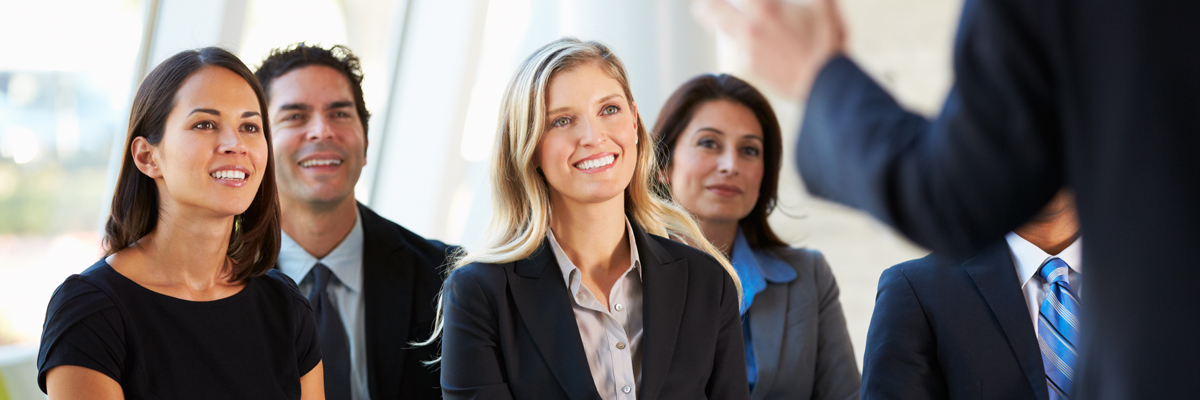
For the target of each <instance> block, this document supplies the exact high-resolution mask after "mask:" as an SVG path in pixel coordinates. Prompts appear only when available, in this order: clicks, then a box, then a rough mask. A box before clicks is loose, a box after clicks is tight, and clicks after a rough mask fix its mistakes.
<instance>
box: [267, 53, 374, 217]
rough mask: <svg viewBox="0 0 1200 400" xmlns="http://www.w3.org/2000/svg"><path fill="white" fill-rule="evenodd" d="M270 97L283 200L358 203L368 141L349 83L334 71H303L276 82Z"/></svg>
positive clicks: (321, 68)
mask: <svg viewBox="0 0 1200 400" xmlns="http://www.w3.org/2000/svg"><path fill="white" fill-rule="evenodd" d="M269 98H270V99H271V102H270V110H271V118H272V121H271V129H272V134H273V135H274V141H275V143H274V145H275V158H276V159H277V160H279V165H278V166H277V167H276V168H275V171H276V173H275V175H276V177H277V178H278V179H279V197H280V200H281V201H282V202H284V203H285V204H286V203H289V202H299V203H308V204H313V205H323V206H333V205H337V204H340V203H342V202H344V201H354V196H353V195H354V185H355V184H356V183H358V177H359V175H360V174H362V168H363V166H365V165H366V164H367V158H366V152H367V138H366V133H365V132H364V130H363V126H362V122H361V120H360V119H359V117H358V113H357V112H356V111H355V104H354V95H353V92H351V90H350V81H349V80H347V79H346V77H345V76H344V75H342V74H341V73H339V72H337V71H336V70H334V69H333V68H330V67H326V66H322V65H312V66H307V67H302V68H299V69H296V70H292V71H290V72H288V73H286V74H283V75H282V76H280V77H279V78H277V79H276V80H275V81H274V82H273V83H272V84H271V93H270V96H269Z"/></svg>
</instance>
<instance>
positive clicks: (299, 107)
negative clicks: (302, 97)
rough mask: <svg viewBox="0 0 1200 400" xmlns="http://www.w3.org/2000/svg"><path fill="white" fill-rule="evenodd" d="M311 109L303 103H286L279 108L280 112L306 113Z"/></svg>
mask: <svg viewBox="0 0 1200 400" xmlns="http://www.w3.org/2000/svg"><path fill="white" fill-rule="evenodd" d="M311 109H312V107H309V106H308V104H304V103H288V104H284V105H282V106H279V110H280V111H308V110H311Z"/></svg>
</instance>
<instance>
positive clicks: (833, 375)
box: [653, 75, 861, 399]
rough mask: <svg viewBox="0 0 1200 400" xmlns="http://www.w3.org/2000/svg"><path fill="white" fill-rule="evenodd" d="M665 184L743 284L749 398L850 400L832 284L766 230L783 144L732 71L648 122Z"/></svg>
mask: <svg viewBox="0 0 1200 400" xmlns="http://www.w3.org/2000/svg"><path fill="white" fill-rule="evenodd" d="M653 133H654V135H655V138H656V139H657V145H656V151H657V152H658V158H659V160H662V163H663V171H664V172H663V174H662V179H663V180H664V181H665V183H667V184H668V185H667V186H668V188H669V191H670V193H669V195H670V197H671V198H672V199H673V200H674V201H675V202H676V203H678V204H680V205H682V206H683V207H684V208H686V209H687V210H688V211H689V212H691V213H692V214H693V215H694V216H695V217H696V220H697V221H698V222H699V223H700V227H701V229H702V230H703V231H704V236H705V238H706V239H708V241H709V242H710V243H712V245H713V246H716V247H717V248H719V249H721V251H722V252H724V253H725V256H726V257H727V258H729V259H730V261H732V263H733V267H734V270H736V271H737V274H738V278H739V279H740V281H741V282H742V307H741V313H742V337H743V340H744V341H745V352H746V367H747V368H746V372H747V378H748V381H749V384H750V389H751V393H750V397H751V399H798V398H804V399H808V398H812V399H856V398H858V387H859V382H860V380H861V377H860V375H859V372H858V366H857V364H856V362H855V360H854V351H853V349H852V348H851V346H850V335H849V333H848V332H847V331H846V320H845V317H844V316H843V315H842V305H841V303H840V302H839V301H838V287H837V282H835V281H834V278H833V274H832V272H831V271H830V269H829V264H828V263H826V262H825V257H824V256H822V255H821V253H819V252H817V251H815V250H809V249H795V248H791V247H788V245H787V243H784V242H783V241H782V240H780V239H779V237H778V236H776V235H775V233H774V232H773V231H772V230H771V226H770V225H769V224H768V223H767V216H768V215H769V214H770V213H771V211H772V210H773V209H774V207H775V201H776V189H777V187H778V181H779V168H780V159H781V158H782V157H781V154H782V149H783V143H782V142H783V140H782V138H781V135H780V132H779V122H778V121H777V120H776V119H775V112H774V111H773V110H772V109H771V105H770V104H769V103H768V102H767V100H766V98H764V97H763V96H762V94H761V93H759V92H758V90H756V89H754V87H752V86H750V85H749V84H747V83H746V82H744V81H742V80H740V79H738V78H735V77H733V76H730V75H701V76H697V77H695V78H692V79H691V80H689V81H688V82H686V83H684V84H683V86H682V87H680V88H679V89H677V90H676V91H675V93H674V94H672V95H671V98H670V99H668V100H667V103H666V105H665V106H663V109H662V111H661V112H660V113H659V114H658V122H657V124H656V125H655V126H654V132H653Z"/></svg>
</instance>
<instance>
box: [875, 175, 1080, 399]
mask: <svg viewBox="0 0 1200 400" xmlns="http://www.w3.org/2000/svg"><path fill="white" fill-rule="evenodd" d="M1081 246H1082V244H1081V240H1080V239H1079V223H1078V222H1077V219H1076V214H1075V203H1074V198H1073V195H1072V194H1071V192H1070V191H1067V190H1063V191H1060V192H1059V193H1058V195H1056V196H1055V197H1054V199H1053V200H1051V202H1050V204H1048V205H1047V206H1046V207H1045V208H1043V209H1042V211H1041V212H1040V213H1038V215H1037V216H1035V217H1034V218H1033V219H1032V220H1031V221H1029V222H1028V223H1026V224H1025V225H1023V226H1021V227H1020V228H1017V230H1015V231H1013V232H1011V233H1009V234H1008V235H1007V236H1006V237H1005V240H1004V241H1002V242H999V243H996V244H994V245H992V246H990V247H988V248H986V249H985V250H983V251H982V252H980V253H979V254H977V255H975V256H974V257H972V258H970V259H967V260H966V261H961V260H957V261H952V260H950V259H947V258H945V257H940V256H938V255H936V254H934V255H930V256H927V257H925V258H922V259H918V260H913V261H908V262H905V263H902V264H899V265H896V266H894V267H891V268H889V269H888V270H886V271H884V273H883V276H882V277H881V278H879V293H878V295H877V297H876V300H875V313H874V315H873V316H872V317H871V327H870V330H869V332H868V333H867V349H866V355H865V357H864V361H863V383H862V398H863V399H956V398H995V399H1042V400H1045V399H1064V398H1066V396H1065V395H1064V394H1066V393H1070V391H1071V383H1072V380H1073V379H1072V378H1073V376H1074V368H1075V367H1076V366H1077V365H1076V364H1075V353H1076V350H1075V346H1077V340H1078V336H1079V335H1078V334H1079V332H1078V329H1076V326H1077V325H1078V320H1077V318H1076V317H1075V314H1076V312H1077V311H1078V306H1079V290H1080V289H1081V288H1080V281H1081V280H1082V279H1081V277H1080V273H1079V271H1080V267H1081V258H1082V251H1081Z"/></svg>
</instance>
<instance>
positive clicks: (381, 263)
mask: <svg viewBox="0 0 1200 400" xmlns="http://www.w3.org/2000/svg"><path fill="white" fill-rule="evenodd" d="M359 215H361V216H362V219H363V301H364V314H365V317H366V321H364V326H365V328H366V340H367V351H366V353H367V373H368V377H367V379H368V384H369V386H370V390H371V397H372V398H396V397H398V396H399V395H400V388H401V385H402V384H403V382H401V379H402V376H401V375H402V374H401V371H402V370H403V366H404V356H405V354H406V353H407V352H406V351H404V349H405V348H406V347H407V346H408V342H409V341H412V340H413V339H419V338H410V337H408V332H409V327H410V326H411V323H412V321H410V320H409V319H410V317H411V316H412V297H413V294H412V284H413V269H412V268H405V267H403V265H402V264H403V260H407V259H411V258H412V257H411V255H410V254H406V253H407V252H406V251H405V247H404V245H403V244H402V243H399V242H398V241H397V240H396V238H392V237H390V236H389V235H388V234H387V233H388V232H387V230H385V229H382V228H381V226H382V221H381V219H382V218H381V217H379V216H378V215H376V214H375V213H374V212H372V211H370V210H368V209H366V208H365V207H362V205H361V204H359Z"/></svg>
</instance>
